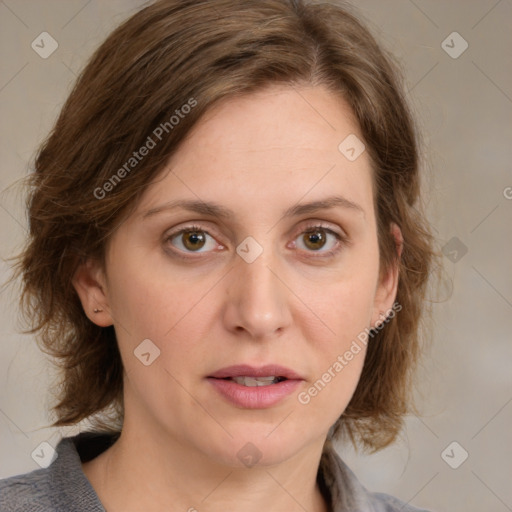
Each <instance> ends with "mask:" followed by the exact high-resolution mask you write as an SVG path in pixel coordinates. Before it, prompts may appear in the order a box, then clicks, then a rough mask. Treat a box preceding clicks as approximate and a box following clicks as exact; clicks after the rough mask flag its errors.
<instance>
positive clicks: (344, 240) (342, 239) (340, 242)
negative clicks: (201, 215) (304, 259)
mask: <svg viewBox="0 0 512 512" xmlns="http://www.w3.org/2000/svg"><path fill="white" fill-rule="evenodd" d="M318 229H322V230H324V231H325V232H326V233H327V234H330V235H333V236H334V237H335V238H336V241H337V243H336V247H335V248H334V249H331V250H329V251H324V252H319V253H318V254H319V255H315V256H313V254H314V253H315V251H307V252H309V253H311V254H312V256H311V257H312V258H318V259H320V258H322V259H327V258H330V257H333V256H335V255H337V254H338V253H339V252H340V251H341V250H342V248H343V246H344V245H349V244H350V240H349V239H348V237H347V236H346V235H343V234H341V233H338V232H336V231H334V230H333V229H330V228H329V227H327V226H325V225H324V224H323V223H321V222H320V223H313V224H310V225H308V226H306V227H305V228H304V229H303V230H302V231H301V232H300V233H298V234H297V235H295V237H294V238H293V240H294V241H295V240H296V239H297V237H298V236H300V235H304V234H306V233H311V232H314V231H315V230H318ZM196 231H200V232H202V233H206V234H207V235H208V236H210V237H212V238H214V239H215V237H214V236H213V235H211V234H210V233H209V231H208V230H207V229H204V228H202V227H201V226H198V225H196V224H194V225H191V226H187V227H186V228H183V229H180V230H179V231H175V232H173V233H171V234H169V235H168V236H166V237H165V239H164V242H170V241H172V240H173V239H174V238H176V237H177V236H179V235H183V234H184V233H193V232H196ZM219 245H222V244H219ZM171 250H172V252H173V254H174V255H176V256H177V257H178V258H182V259H184V260H189V261H190V260H193V259H196V258H197V256H185V254H194V251H190V252H187V253H185V252H184V251H181V250H179V249H171ZM198 254H201V253H198Z"/></svg>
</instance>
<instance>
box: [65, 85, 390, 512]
mask: <svg viewBox="0 0 512 512" xmlns="http://www.w3.org/2000/svg"><path fill="white" fill-rule="evenodd" d="M352 133H355V134H356V135H359V133H360V132H359V129H358V126H357V124H356V123H355V122H354V120H353V117H352V115H351V112H350V110H349V107H348V106H347V104H346V103H345V102H344V101H343V100H342V99H340V98H338V97H337V96H335V95H333V93H331V92H328V91H327V90H326V89H324V88H322V87H301V88H293V87H291V86H271V87H269V88H267V89H265V90H263V91H260V92H258V93H255V94H251V95H249V96H246V97H242V98H237V99H229V100H227V101H225V102H223V103H221V104H218V105H217V106H216V107H214V108H213V109H211V110H210V111H209V112H208V114H207V115H206V116H205V117H204V118H203V119H202V120H201V121H200V122H199V123H198V124H197V125H196V126H195V127H194V130H193V131H192V132H191V133H190V135H189V137H188V138H187V140H186V141H185V143H184V144H183V145H182V146H181V148H180V149H179V150H178V152H177V153H176V154H175V155H174V156H173V157H172V159H171V160H170V161H169V163H168V166H167V167H166V168H165V169H164V170H163V171H162V173H161V174H160V175H159V177H158V178H157V179H156V180H155V181H154V182H153V183H152V184H151V185H150V186H149V187H148V189H147V190H146V191H145V193H144V194H143V197H142V198H141V201H140V203H139V205H138V207H137V210H136V211H135V212H134V213H133V214H132V215H131V216H130V217H129V218H127V219H126V221H125V222H123V223H122V224H121V225H120V227H119V228H118V230H117V231H116V233H115V234H114V236H113V237H112V239H111V240H110V243H109V245H108V247H107V258H106V262H107V263H106V269H102V268H101V267H100V266H99V265H98V264H97V263H96V262H94V261H89V262H88V263H87V264H86V265H83V266H82V267H80V269H79V270H78V271H77V273H76V274H75V278H74V286H75V288H76V290H77V292H78V293H79V295H80V298H81V301H82V304H83V307H84V310H85V313H86V314H87V315H88V317H89V318H90V319H91V321H93V322H95V323H96V324H98V325H101V326H108V325H112V324H113V325H114V327H115V330H116V335H117V338H118V343H119V347H120V351H121V356H122V359H123V365H124V368H125V377H124V382H125V390H124V400H125V424H124V428H123V432H122V434H121V437H120V439H119V441H118V442H117V443H116V444H115V445H114V446H113V447H112V448H110V449H109V450H107V451H106V452H104V453H103V454H102V455H100V456H99V457H97V458H96V459H94V460H93V461H91V462H89V463H86V464H84V465H83V468H84V472H85V474H86V475H87V477H88V478H89V480H90V481H91V483H92V485H93V487H94V488H95V490H96V492H97V493H98V495H99V497H100V499H101V500H102V502H103V503H104V505H105V507H106V508H107V509H108V510H109V511H117V510H123V511H131V510H142V509H144V510H148V511H151V510H163V509H165V510H189V509H190V508H192V507H195V508H196V509H197V510H200V511H220V510H233V509H234V508H236V510H238V511H253V510H254V511H256V510H275V511H277V510H283V511H284V510H286V511H288V512H289V511H294V510H303V509H304V508H305V509H307V510H311V511H323V510H327V509H326V504H325V502H324V500H323V498H322V496H321V494H320V492H319V489H318V488H317V485H316V473H317V468H318V463H319V459H320V456H321V451H322V446H323V444H324V441H325V439H326V436H327V433H328V430H329V428H330V427H331V425H332V424H333V423H334V422H335V421H336V420H337V419H338V417H339V416H340V415H341V414H342V412H343V411H344V409H345V408H346V406H347V404H348V402H349V401H350V398H351V396H352V394H353V392H354V390H355V388H356V385H357V382H358V379H359V377H360V373H361V370H362V366H363V362H364V355H365V350H362V351H361V352H359V353H358V354H357V355H356V356H354V358H353V359H352V361H350V363H349V364H348V365H347V366H346V367H344V368H343V370H342V371H341V372H340V373H337V374H336V376H335V377H334V378H333V379H332V380H331V382H330V383H328V384H327V385H326V386H325V388H324V389H323V390H322V391H321V392H320V393H318V395H317V396H315V397H313V398H311V401H310V402H309V403H308V404H307V405H304V404H301V403H300V402H299V400H298V397H297V395H298V393H299V392H301V391H304V390H307V389H308V388H309V387H310V386H311V385H313V384H314V382H315V381H317V380H318V379H319V378H320V377H321V376H322V374H323V373H325V372H326V371H327V369H328V368H329V367H331V366H332V365H333V363H334V362H335V361H336V359H337V357H338V355H340V354H343V353H344V352H345V351H346V350H348V349H349V347H350V345H351V343H352V341H353V340H354V339H356V337H357V335H358V334H359V333H360V332H361V331H363V330H364V329H365V328H369V327H371V326H374V325H375V323H376V322H377V321H378V320H379V318H380V317H379V314H380V313H382V312H384V311H387V310H389V309H390V308H391V306H392V304H393V302H394V299H395V295H396V286H397V279H398V277H397V269H396V268H392V269H390V271H389V272H388V273H387V274H386V275H385V276H384V277H383V279H382V280H381V281H379V250H378V244H377V227H376V219H375V211H374V205H373V191H372V179H371V172H372V171H371V167H370V161H369V157H368V154H367V152H363V154H362V155H361V156H360V157H359V158H357V159H356V160H355V161H353V162H351V161H349V160H348V159H347V158H345V156H344V155H343V154H341V153H340V151H339V150H338V145H339V144H340V142H341V141H342V140H343V139H345V137H347V136H348V135H349V134H352ZM332 196H343V197H344V198H346V199H348V200H349V201H352V202H353V203H357V204H358V205H359V207H360V208H361V210H362V211H360V210H359V209H357V208H347V207H344V206H335V207H332V208H328V209H321V210H318V211H315V212H309V213H308V212H305V213H302V214H301V215H294V216H290V217H283V214H284V212H285V210H287V209H288V208H290V207H293V206H296V205H297V204H304V203H308V202H311V201H318V200H324V199H326V198H328V197H332ZM178 199H180V200H181V199H187V200H198V199H199V200H201V201H204V202H215V203H218V204H219V205H222V206H223V207H225V208H229V209H230V210H232V211H233V213H232V215H230V216H229V217H226V218H216V217H214V216H212V215H209V214H206V213H196V212H190V211H187V210H184V209H180V208H176V209H173V210H167V211H163V212H161V213H158V214H154V215H150V216H147V217H146V218H144V216H143V215H144V212H146V211H148V210H150V209H153V208H155V207H158V206H161V205H163V204H165V203H168V202H170V201H175V200H178ZM317 225H322V226H323V229H324V230H332V231H333V232H336V233H339V234H342V235H344V236H345V237H346V238H347V241H346V242H344V241H337V239H336V237H334V236H333V235H331V234H328V233H329V232H328V231H322V234H323V235H324V236H326V239H325V240H326V241H325V245H324V246H321V243H320V244H319V245H318V247H319V248H318V249H317V248H316V247H317V246H315V245H313V248H311V246H308V245H306V243H307V241H308V240H310V239H308V235H307V234H306V235H305V234H304V231H305V230H307V229H308V228H310V227H311V226H317ZM191 226H197V227H200V228H201V230H203V231H204V232H206V233H207V235H206V240H207V241H206V244H205V245H204V246H203V248H201V249H200V252H193V251H190V250H189V252H188V253H186V252H185V251H186V247H187V246H186V245H183V242H184V237H183V236H179V235H177V236H174V237H173V238H169V237H170V235H176V233H177V232H178V231H179V230H180V229H184V228H187V227H191ZM391 228H393V227H392V226H391V227H390V229H391ZM394 234H395V237H396V239H397V241H398V242H400V233H399V230H398V228H396V227H394ZM203 235H204V233H203ZM248 236H251V237H252V238H254V240H256V241H257V243H258V244H259V245H260V246H261V247H262V249H263V252H262V254H261V255H260V256H258V257H257V258H256V259H255V261H253V262H252V263H247V262H246V261H244V259H242V258H241V257H240V256H239V255H238V254H237V252H236V248H237V246H238V245H239V244H240V243H241V242H242V241H244V239H245V238H246V237H248ZM185 241H186V237H185ZM317 244H318V242H317ZM189 247H190V246H189ZM337 248H339V251H338V252H336V253H335V254H334V255H330V256H329V255H327V256H326V254H327V253H328V252H329V251H330V250H331V249H334V250H335V249H337ZM177 254H182V255H185V256H190V257H189V258H188V259H183V258H180V257H178V256H177ZM94 308H101V309H103V311H102V312H100V313H97V314H95V313H93V310H94ZM144 339H150V340H152V342H153V343H154V344H155V345H156V346H157V347H158V348H159V349H160V356H159V357H158V358H157V359H156V360H155V361H154V362H153V363H152V364H151V365H149V366H145V365H143V364H141V362H140V360H139V359H138V358H137V357H135V356H134V350H135V349H136V347H137V346H138V345H139V344H140V343H141V342H142V340H144ZM241 363H246V364H251V365H254V366H260V365H263V364H268V363H276V364H280V365H283V366H286V367H288V368H291V369H293V370H294V371H296V372H297V373H299V374H300V375H301V376H303V378H304V382H302V383H301V385H300V387H299V388H298V390H297V392H294V393H293V394H292V395H290V396H288V397H286V398H285V399H284V400H282V401H281V402H280V403H278V404H276V405H274V406H272V407H269V408H266V409H260V410H248V409H243V408H239V407H235V406H234V405H232V404H231V403H229V402H228V401H226V400H225V399H224V398H223V397H222V396H221V395H219V394H218V393H217V392H216V391H215V390H214V389H213V386H211V384H210V382H209V381H207V380H206V376H208V375H210V374H211V373H213V372H214V371H216V370H219V369H221V368H223V367H226V366H230V365H233V364H241ZM249 442H250V443H252V444H253V445H255V446H256V447H257V449H258V451H259V454H260V456H261V458H260V460H259V462H258V464H256V465H255V466H253V467H251V468H248V467H246V466H245V465H244V464H243V462H242V461H241V460H240V458H239V457H238V456H237V453H238V451H239V450H240V449H242V448H243V447H244V446H245V445H246V444H247V443H249Z"/></svg>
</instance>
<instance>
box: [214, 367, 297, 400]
mask: <svg viewBox="0 0 512 512" xmlns="http://www.w3.org/2000/svg"><path fill="white" fill-rule="evenodd" d="M207 380H208V381H210V383H211V384H212V385H213V388H214V389H215V390H216V391H217V392H218V393H220V395H222V396H223V397H224V398H225V399H226V400H227V401H228V402H230V403H231V404H232V405H235V406H236V407H238V408H242V409H264V408H267V407H271V406H273V405H276V404H277V403H279V402H280V401H282V400H283V399H284V398H286V397H287V396H288V395H290V394H291V393H292V392H293V391H294V390H296V389H297V387H298V386H299V385H300V384H301V382H303V381H304V378H303V377H302V376H300V375H299V374H298V373H296V372H294V371H293V370H290V369H289V368H285V367H283V366H278V365H266V366H262V367H253V366H249V365H237V366H230V367H227V368H223V369H221V370H218V371H216V372H214V373H213V374H211V375H209V376H208V377H207Z"/></svg>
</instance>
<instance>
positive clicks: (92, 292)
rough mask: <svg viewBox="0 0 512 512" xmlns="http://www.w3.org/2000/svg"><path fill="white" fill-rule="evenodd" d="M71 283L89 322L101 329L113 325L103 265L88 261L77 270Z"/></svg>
mask: <svg viewBox="0 0 512 512" xmlns="http://www.w3.org/2000/svg"><path fill="white" fill-rule="evenodd" d="M71 282H72V284H73V287H74V288H75V290H76V293H77V294H78V296H79V298H80V302H81V303H82V307H83V308H84V312H85V314H86V315H87V317H88V318H89V320H91V322H93V323H95V324H96V325H99V326H100V327H108V326H109V325H112V324H113V321H112V316H111V313H110V306H109V302H108V295H107V281H106V277H105V273H104V270H103V267H102V265H101V264H100V263H99V262H98V261H97V260H95V259H88V260H87V261H86V262H85V263H81V264H80V266H79V267H78V268H77V270H76V271H75V274H74V275H73V279H72V281H71ZM95 310H96V312H95Z"/></svg>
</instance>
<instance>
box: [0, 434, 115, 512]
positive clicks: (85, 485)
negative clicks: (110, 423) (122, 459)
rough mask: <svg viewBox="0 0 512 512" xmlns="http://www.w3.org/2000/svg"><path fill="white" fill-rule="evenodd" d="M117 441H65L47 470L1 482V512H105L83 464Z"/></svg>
mask: <svg viewBox="0 0 512 512" xmlns="http://www.w3.org/2000/svg"><path fill="white" fill-rule="evenodd" d="M114 441H115V437H112V436H108V435H103V434H101V433H92V432H84V433H82V434H79V435H78V436H74V437H64V438H62V439H61V440H60V442H59V444H58V445H57V448H56V454H55V455H54V460H53V462H52V463H51V464H50V465H49V466H48V467H47V468H45V469H37V470H34V471H32V472H30V473H26V474H24V475H18V476H12V477H9V478H6V479H4V480H0V511H1V512H56V511H63V510H72V511H73V512H80V511H87V512H104V510H105V509H104V508H103V506H102V505H101V503H100V501H99V499H98V496H97V495H96V493H95V492H94V489H93V488H92V486H91V484H90V483H89V480H87V477H86V476H85V474H84V472H83V470H82V462H85V461H87V460H90V459H91V458H93V457H94V456H96V455H97V454H99V453H101V452H102V451H103V450H105V449H106V448H107V447H108V446H109V445H110V444H111V443H113V442H114Z"/></svg>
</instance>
